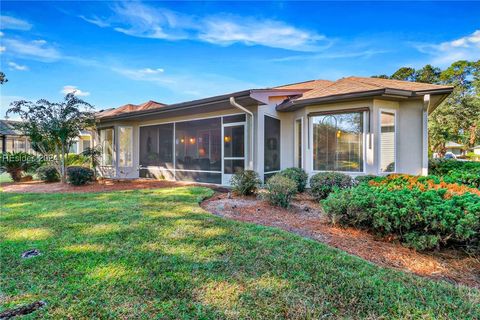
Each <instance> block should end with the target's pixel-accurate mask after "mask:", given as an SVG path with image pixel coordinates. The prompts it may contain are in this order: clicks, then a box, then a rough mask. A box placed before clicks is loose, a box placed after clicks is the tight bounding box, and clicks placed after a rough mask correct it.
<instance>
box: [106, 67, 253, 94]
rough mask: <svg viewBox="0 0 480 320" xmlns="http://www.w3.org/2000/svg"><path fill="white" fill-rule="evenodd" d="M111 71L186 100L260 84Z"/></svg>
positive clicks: (209, 76) (218, 77)
mask: <svg viewBox="0 0 480 320" xmlns="http://www.w3.org/2000/svg"><path fill="white" fill-rule="evenodd" d="M147 69H148V68H147ZM111 70H112V71H114V72H116V73H118V74H120V75H122V76H124V77H126V78H128V79H131V80H136V81H146V82H150V83H153V84H155V85H157V86H159V87H162V88H165V89H168V90H170V91H172V92H175V93H176V94H184V95H185V98H187V97H194V98H199V97H205V96H211V95H216V94H222V93H226V92H233V91H238V90H242V89H244V88H256V87H258V84H254V83H247V82H244V81H241V80H238V79H234V78H230V77H225V76H222V75H218V74H194V75H192V74H180V73H176V74H164V73H163V72H156V73H149V72H145V70H146V69H129V68H124V67H115V68H112V69H111Z"/></svg>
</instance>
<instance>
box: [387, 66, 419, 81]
mask: <svg viewBox="0 0 480 320" xmlns="http://www.w3.org/2000/svg"><path fill="white" fill-rule="evenodd" d="M390 79H395V80H404V81H415V69H413V68H409V67H402V68H400V69H398V70H397V71H395V73H394V74H392V76H391V77H390Z"/></svg>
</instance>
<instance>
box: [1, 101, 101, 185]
mask: <svg viewBox="0 0 480 320" xmlns="http://www.w3.org/2000/svg"><path fill="white" fill-rule="evenodd" d="M10 106H11V108H10V109H9V110H8V111H7V115H8V114H10V113H13V114H16V115H18V116H19V117H20V118H21V119H22V122H20V123H19V124H17V125H16V126H17V128H18V129H19V130H21V131H22V133H23V134H24V135H25V136H27V137H28V138H29V139H30V141H31V143H32V147H33V148H34V149H35V150H36V151H37V152H40V153H41V154H42V155H45V156H48V155H54V156H55V157H54V160H53V165H54V166H55V167H56V169H57V170H58V172H59V174H60V176H61V177H62V181H65V178H66V170H65V169H66V155H67V154H68V150H69V149H70V146H71V145H72V144H73V142H74V140H75V138H76V137H77V136H78V134H79V133H80V130H85V129H87V128H91V127H93V126H94V124H95V118H94V113H93V112H92V111H93V107H92V105H90V104H89V103H87V102H85V101H83V100H81V99H79V98H77V97H76V96H75V95H74V93H69V94H67V95H66V96H65V99H64V101H62V102H58V103H57V102H50V101H48V100H45V99H42V100H38V101H37V102H31V101H25V100H19V101H14V102H12V103H11V104H10Z"/></svg>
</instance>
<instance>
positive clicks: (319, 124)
mask: <svg viewBox="0 0 480 320" xmlns="http://www.w3.org/2000/svg"><path fill="white" fill-rule="evenodd" d="M312 131H313V170H315V171H344V172H363V167H364V150H363V149H364V112H345V113H332V114H322V115H318V116H313V117H312Z"/></svg>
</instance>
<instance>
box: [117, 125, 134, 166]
mask: <svg viewBox="0 0 480 320" xmlns="http://www.w3.org/2000/svg"><path fill="white" fill-rule="evenodd" d="M122 128H125V129H130V151H131V153H132V160H131V162H132V165H131V166H123V167H122V166H120V143H121V140H120V131H121V130H122ZM133 153H134V152H133V127H132V126H118V167H119V168H133Z"/></svg>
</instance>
